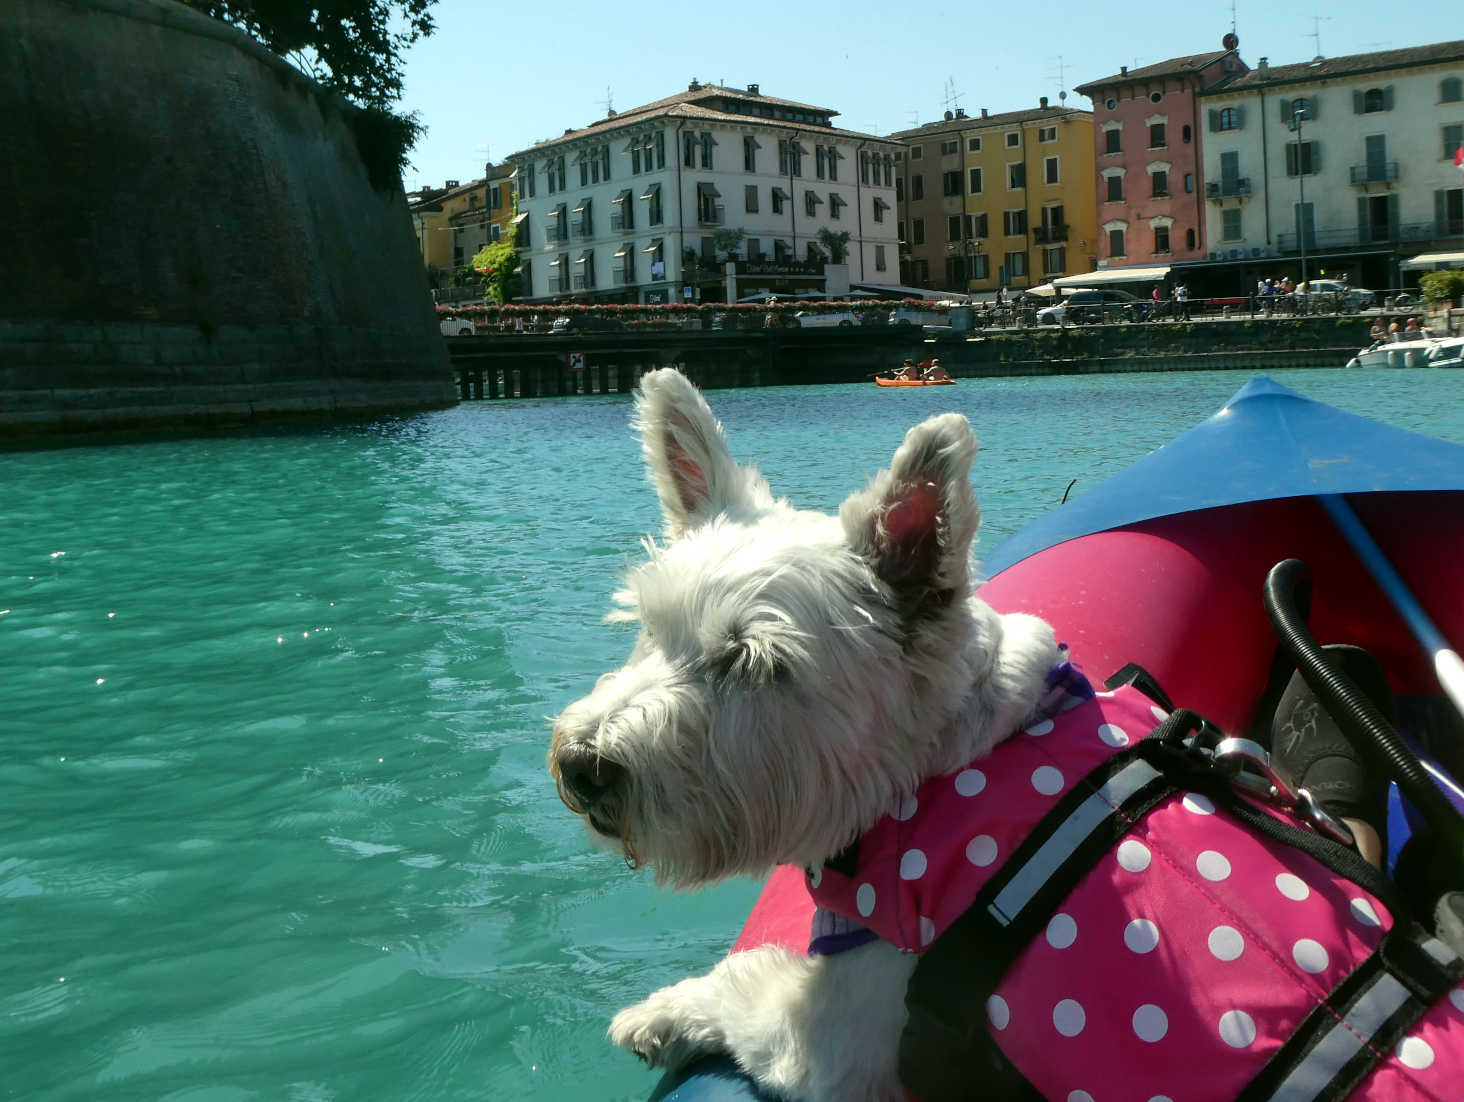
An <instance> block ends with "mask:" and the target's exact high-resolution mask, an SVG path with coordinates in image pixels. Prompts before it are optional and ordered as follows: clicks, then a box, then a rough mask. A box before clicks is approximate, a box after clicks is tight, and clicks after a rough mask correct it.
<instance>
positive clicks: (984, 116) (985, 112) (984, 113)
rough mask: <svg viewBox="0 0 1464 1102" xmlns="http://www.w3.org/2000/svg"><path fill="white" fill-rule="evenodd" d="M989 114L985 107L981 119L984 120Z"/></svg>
mask: <svg viewBox="0 0 1464 1102" xmlns="http://www.w3.org/2000/svg"><path fill="white" fill-rule="evenodd" d="M988 114H989V112H988V111H987V110H986V108H984V107H983V108H982V109H981V117H982V118H983V119H984V118H986V117H987V115H988Z"/></svg>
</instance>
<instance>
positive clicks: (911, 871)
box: [900, 849, 929, 880]
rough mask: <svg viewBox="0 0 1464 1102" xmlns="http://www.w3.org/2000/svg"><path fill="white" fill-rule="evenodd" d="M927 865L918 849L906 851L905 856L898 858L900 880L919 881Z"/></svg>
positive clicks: (923, 855)
mask: <svg viewBox="0 0 1464 1102" xmlns="http://www.w3.org/2000/svg"><path fill="white" fill-rule="evenodd" d="M928 863H929V862H927V861H926V859H925V854H924V853H923V852H922V851H920V850H918V849H912V850H906V851H905V855H904V856H903V857H901V858H900V879H901V880H919V879H920V878H921V877H922V876H924V875H925V869H926V866H927V864H928Z"/></svg>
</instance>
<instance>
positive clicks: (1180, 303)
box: [1174, 283, 1190, 321]
mask: <svg viewBox="0 0 1464 1102" xmlns="http://www.w3.org/2000/svg"><path fill="white" fill-rule="evenodd" d="M1174 301H1175V303H1176V305H1177V307H1178V310H1179V316H1180V317H1182V318H1183V319H1184V320H1185V321H1189V320H1190V304H1189V285H1188V284H1185V283H1181V284H1180V285H1179V286H1178V287H1176V288H1175V289H1174Z"/></svg>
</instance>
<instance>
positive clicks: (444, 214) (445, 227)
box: [407, 163, 513, 282]
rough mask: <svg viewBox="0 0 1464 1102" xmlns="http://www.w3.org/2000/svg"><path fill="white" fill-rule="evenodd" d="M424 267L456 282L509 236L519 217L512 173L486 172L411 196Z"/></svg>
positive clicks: (486, 169)
mask: <svg viewBox="0 0 1464 1102" xmlns="http://www.w3.org/2000/svg"><path fill="white" fill-rule="evenodd" d="M407 209H408V211H409V212H410V214H411V216H412V228H413V229H414V230H415V231H416V234H417V245H418V248H419V249H420V250H421V252H422V263H423V265H424V266H425V267H426V268H427V270H428V272H429V273H431V274H434V275H436V276H438V277H439V282H441V281H445V280H447V279H450V278H452V277H453V276H454V275H455V274H456V273H458V272H459V271H460V270H461V269H463V268H465V267H467V266H468V265H469V264H471V263H472V260H473V257H474V256H476V255H477V254H478V253H479V252H481V251H482V249H483V247H484V246H485V245H487V244H489V243H490V242H493V241H497V240H498V239H499V238H500V237H501V236H502V235H503V234H505V233H506V232H507V231H508V226H509V222H510V220H511V216H512V211H513V192H512V181H511V179H510V169H509V168H508V167H506V166H505V167H503V168H495V167H494V166H493V165H492V164H491V163H490V164H487V165H485V166H484V174H483V176H482V178H480V179H477V180H471V181H469V182H468V183H466V184H463V183H459V182H458V181H457V180H449V181H447V183H446V184H444V185H443V186H442V187H440V188H433V187H424V188H422V189H420V190H419V191H415V192H411V193H410V194H408V195H407Z"/></svg>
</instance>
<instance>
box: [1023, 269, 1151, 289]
mask: <svg viewBox="0 0 1464 1102" xmlns="http://www.w3.org/2000/svg"><path fill="white" fill-rule="evenodd" d="M1168 274H1169V265H1168V264H1157V265H1155V266H1154V267H1152V268H1099V269H1098V270H1097V271H1092V272H1084V273H1083V274H1082V275H1065V276H1058V277H1057V278H1056V279H1054V280H1053V281H1052V285H1053V286H1054V287H1058V288H1061V289H1062V290H1064V291H1066V290H1070V289H1072V288H1073V287H1106V286H1108V285H1109V284H1110V283H1158V282H1160V281H1161V280H1163V279H1164V277H1165V276H1167V275H1168Z"/></svg>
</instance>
